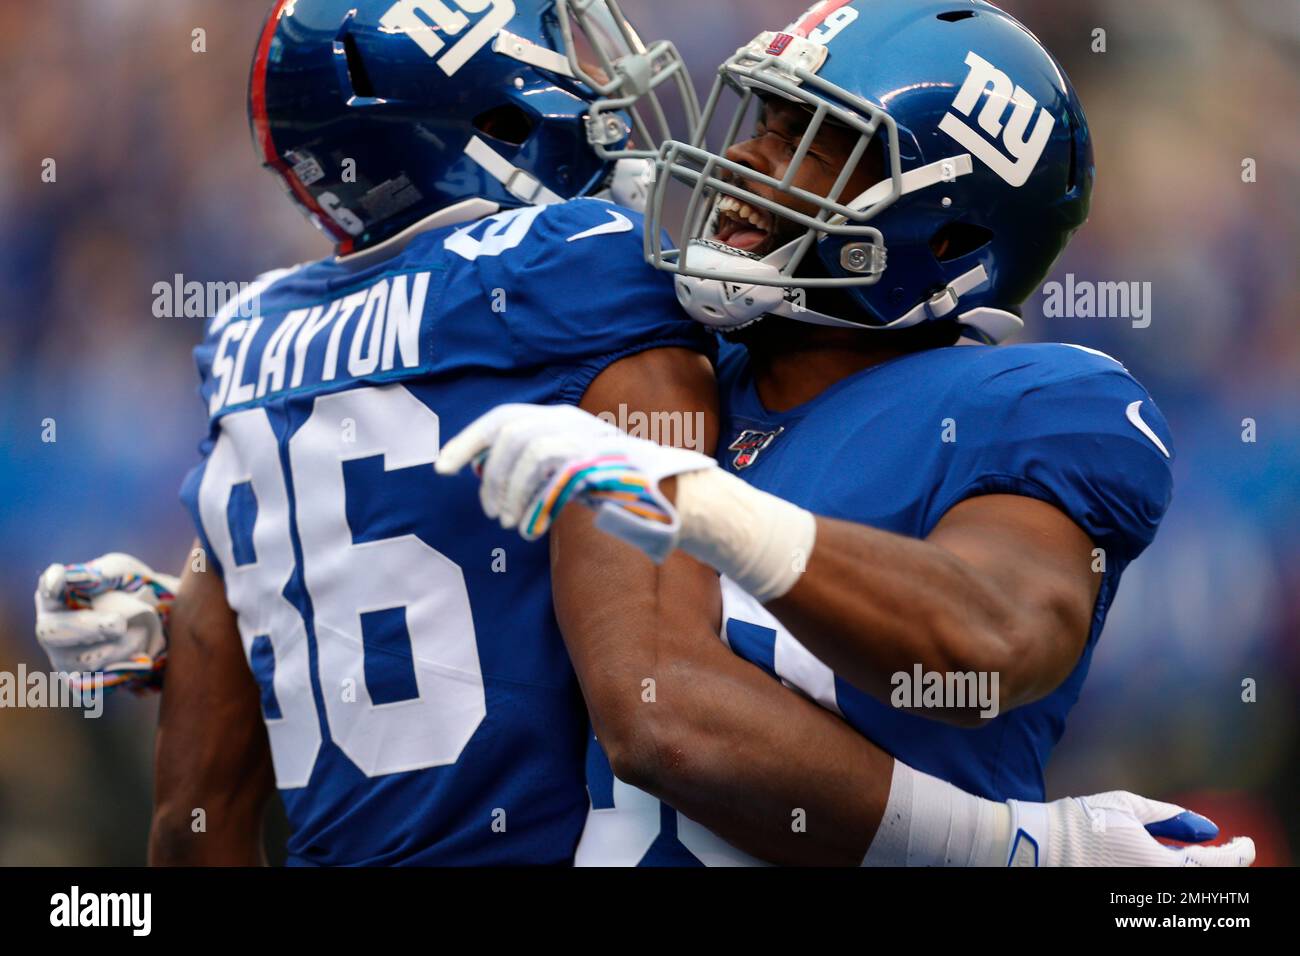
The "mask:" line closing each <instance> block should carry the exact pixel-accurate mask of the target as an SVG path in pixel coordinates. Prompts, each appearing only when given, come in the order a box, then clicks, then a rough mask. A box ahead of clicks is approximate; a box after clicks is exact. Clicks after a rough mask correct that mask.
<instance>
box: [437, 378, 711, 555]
mask: <svg viewBox="0 0 1300 956" xmlns="http://www.w3.org/2000/svg"><path fill="white" fill-rule="evenodd" d="M471 463H473V465H474V468H475V471H476V472H477V473H478V474H479V477H480V478H481V479H482V484H481V485H480V487H479V500H480V501H481V502H482V505H483V511H484V512H485V513H486V514H487V516H488V517H489V518H495V519H497V520H498V521H500V523H501V527H503V528H516V527H517V528H518V529H519V533H520V534H521V535H522V536H523V537H524V539H525V540H527V541H533V540H535V539H537V538H540V537H541V536H542V535H544V534H545V533H546V532H547V530H549V528H550V527H551V525H552V523H554V521H555V519H556V517H557V516H558V515H559V514H560V511H561V510H562V509H563V508H564V506H565V505H566V504H568V503H569V502H570V501H575V500H576V501H580V502H582V503H583V504H584V505H586V506H588V507H590V508H594V509H596V525H597V527H599V528H600V529H601V530H603V531H606V532H608V533H609V534H612V535H614V536H615V537H618V538H621V539H623V540H624V541H627V542H628V543H630V544H632V545H634V546H636V547H638V548H640V549H641V550H642V551H644V552H645V553H646V554H647V555H649V556H650V557H651V558H652V559H653V560H655V561H657V562H659V561H663V560H664V559H665V558H666V557H668V555H669V554H670V553H671V552H672V550H673V548H675V547H676V546H677V537H678V532H679V531H680V528H681V522H680V520H679V518H678V515H677V511H676V509H674V508H673V506H672V504H671V503H669V501H668V499H667V498H665V497H664V496H663V494H662V493H661V492H660V490H659V483H660V482H661V481H663V480H664V479H665V478H668V477H670V476H673V475H678V474H682V473H684V472H692V471H700V470H703V469H712V468H716V467H717V462H715V461H714V460H713V459H712V458H709V457H708V456H706V455H701V454H697V453H696V452H693V451H686V450H685V449H681V448H668V447H665V446H663V445H659V444H656V443H655V442H652V441H645V440H644V439H640V438H633V437H631V436H629V435H627V434H625V433H623V432H621V431H619V429H618V428H616V427H615V426H614V425H612V424H610V423H608V422H605V421H602V420H601V419H599V418H597V417H596V416H594V415H590V414H588V413H587V412H584V411H582V410H581V409H578V408H575V407H573V406H572V405H522V404H513V405H501V406H498V407H497V408H494V409H493V410H492V411H490V412H488V413H487V414H486V415H483V416H481V417H480V418H478V419H476V420H475V421H473V422H471V423H470V424H469V425H468V426H467V427H466V428H465V430H464V431H462V432H461V433H460V434H459V435H457V436H456V437H455V438H453V439H452V440H451V441H449V442H448V443H447V444H446V445H444V446H443V448H442V451H441V452H440V453H439V455H438V460H437V463H436V464H435V468H436V469H437V471H438V473H439V474H443V475H450V474H454V473H455V472H457V471H459V470H460V469H461V468H463V467H464V466H465V465H467V464H471Z"/></svg>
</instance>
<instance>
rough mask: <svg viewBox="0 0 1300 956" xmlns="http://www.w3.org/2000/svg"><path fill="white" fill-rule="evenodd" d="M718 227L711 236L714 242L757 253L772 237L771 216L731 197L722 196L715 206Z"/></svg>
mask: <svg viewBox="0 0 1300 956" xmlns="http://www.w3.org/2000/svg"><path fill="white" fill-rule="evenodd" d="M717 214H718V220H717V221H718V225H717V229H716V231H715V232H714V234H713V239H714V241H715V242H721V243H723V244H724V245H728V246H731V247H732V248H733V249H740V250H741V251H743V252H750V253H757V252H758V251H759V250H760V249H762V248H763V246H764V245H766V244H767V241H768V239H770V238H771V236H772V214H771V213H769V212H768V211H767V210H765V209H755V208H754V207H753V206H751V205H750V204H749V203H747V202H745V201H743V200H740V199H736V198H734V197H732V196H723V197H722V198H721V199H719V200H718V205H717Z"/></svg>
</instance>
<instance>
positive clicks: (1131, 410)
mask: <svg viewBox="0 0 1300 956" xmlns="http://www.w3.org/2000/svg"><path fill="white" fill-rule="evenodd" d="M1124 415H1125V416H1126V417H1127V418H1128V420H1129V424H1131V425H1132V426H1133V427H1134V428H1136V429H1137V430H1138V431H1140V432H1141V433H1142V434H1143V435H1146V436H1147V438H1149V439H1151V444H1153V445H1155V446H1156V447H1157V448H1159V449H1160V454H1162V455H1164V456H1165V457H1166V458H1169V457H1171V456H1170V454H1169V449H1168V448H1166V447H1165V443H1164V442H1162V441H1161V440H1160V436H1159V435H1157V434H1156V433H1155V432H1153V431H1152V430H1151V426H1150V425H1148V424H1147V423H1146V422H1144V421H1143V420H1142V400H1141V399H1138V401H1136V402H1130V403H1129V406H1128V408H1126V409H1125V410H1124Z"/></svg>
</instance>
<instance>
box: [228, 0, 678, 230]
mask: <svg viewBox="0 0 1300 956" xmlns="http://www.w3.org/2000/svg"><path fill="white" fill-rule="evenodd" d="M665 84H668V85H670V86H672V87H675V88H676V90H677V95H678V96H679V98H680V103H681V105H680V106H679V107H678V108H679V110H684V113H685V120H686V122H688V123H694V122H695V121H696V120H697V119H698V115H699V107H698V103H697V101H696V99H695V92H694V88H693V87H692V86H691V83H690V78H689V75H688V74H687V71H686V67H685V65H684V63H683V62H682V60H681V58H680V56H679V55H678V54H677V51H676V50H675V49H674V48H673V46H672V44H670V43H667V42H659V43H655V44H652V45H650V46H646V45H645V44H644V43H642V41H641V40H640V38H639V37H638V36H637V34H636V31H635V30H634V29H633V28H632V26H631V24H630V23H629V22H628V21H627V19H626V17H624V15H623V14H622V11H621V10H620V9H619V7H618V4H617V2H616V0H278V2H277V3H276V4H275V7H274V8H273V10H272V11H271V15H270V17H269V18H268V20H267V22H266V26H265V27H264V29H263V31H262V35H261V39H260V41H259V43H258V46H257V51H256V55H255V57H254V60H253V68H252V73H251V76H250V80H249V120H250V125H251V126H252V130H253V137H254V140H255V143H256V146H257V148H258V151H259V153H260V155H261V157H262V159H263V161H264V163H265V165H266V166H267V168H269V169H271V170H272V171H274V172H275V173H276V174H277V175H278V176H279V177H280V178H281V179H282V180H283V181H284V183H285V185H286V187H287V188H288V190H289V193H290V195H291V196H292V197H293V198H294V200H295V201H296V202H297V203H298V205H299V206H300V207H301V208H302V209H303V211H304V212H305V213H306V214H307V216H308V217H309V218H310V219H311V220H312V221H313V222H314V223H315V224H316V225H317V226H318V227H319V228H320V229H322V230H323V231H324V232H325V233H326V234H327V235H329V236H330V237H331V238H332V239H333V240H334V241H335V243H336V247H337V251H338V253H339V254H340V255H345V254H348V253H351V252H354V251H358V250H362V249H368V248H371V247H373V246H375V245H376V244H377V243H380V242H383V241H384V240H386V239H389V238H392V237H393V236H395V235H396V234H397V233H399V232H401V231H402V230H404V229H407V228H408V227H410V226H412V225H414V224H416V223H418V222H421V221H423V220H426V219H429V218H430V217H431V216H434V215H435V214H437V213H440V212H444V211H446V210H448V209H449V208H451V207H453V206H455V207H457V210H458V211H460V212H465V211H470V212H473V213H474V214H475V215H479V216H481V215H489V214H491V213H493V212H496V211H497V210H499V209H508V208H514V207H518V206H524V205H532V204H537V203H550V202H559V201H561V200H564V199H570V198H573V197H576V196H584V195H591V194H593V193H596V192H598V191H601V190H602V189H610V188H612V189H613V190H614V192H613V196H612V198H614V199H615V200H616V201H622V202H624V203H635V202H636V201H637V193H638V190H639V191H640V196H641V202H642V203H644V196H645V192H646V191H648V187H649V176H650V175H651V174H652V172H653V169H652V167H651V165H650V161H649V157H653V156H655V155H657V150H658V147H659V145H660V143H661V142H662V141H663V140H665V139H667V138H669V137H670V135H671V131H670V130H669V128H668V119H667V114H666V111H665V109H664V106H663V105H662V104H661V103H660V100H659V93H660V92H661V91H664V89H663V88H664V87H665ZM467 204H472V209H471V208H470V206H469V205H467Z"/></svg>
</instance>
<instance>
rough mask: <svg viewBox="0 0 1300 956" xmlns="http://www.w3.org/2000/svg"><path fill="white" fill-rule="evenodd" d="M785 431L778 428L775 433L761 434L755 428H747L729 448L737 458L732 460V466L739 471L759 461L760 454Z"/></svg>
mask: <svg viewBox="0 0 1300 956" xmlns="http://www.w3.org/2000/svg"><path fill="white" fill-rule="evenodd" d="M783 431H785V429H784V428H778V429H776V430H775V431H770V432H760V431H758V430H756V429H753V428H746V429H745V430H744V431H743V432H741V433H740V435H738V436H737V438H736V440H735V441H733V442H732V443H731V444H730V445H728V446H727V450H728V451H734V452H735V453H736V457H735V458H733V459H732V460H731V463H732V465H734V466H735V468H736V470H737V471H739V470H740V469H742V468H748V467H749V466H750V465H752V464H753V463H754V462H755V460H757V458H758V455H759V452H761V451H762V450H763V449H764V448H766V447H767V446H768V445H770V444H772V442H773V441H775V440H776V436H777V435H779V434H781V432H783Z"/></svg>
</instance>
